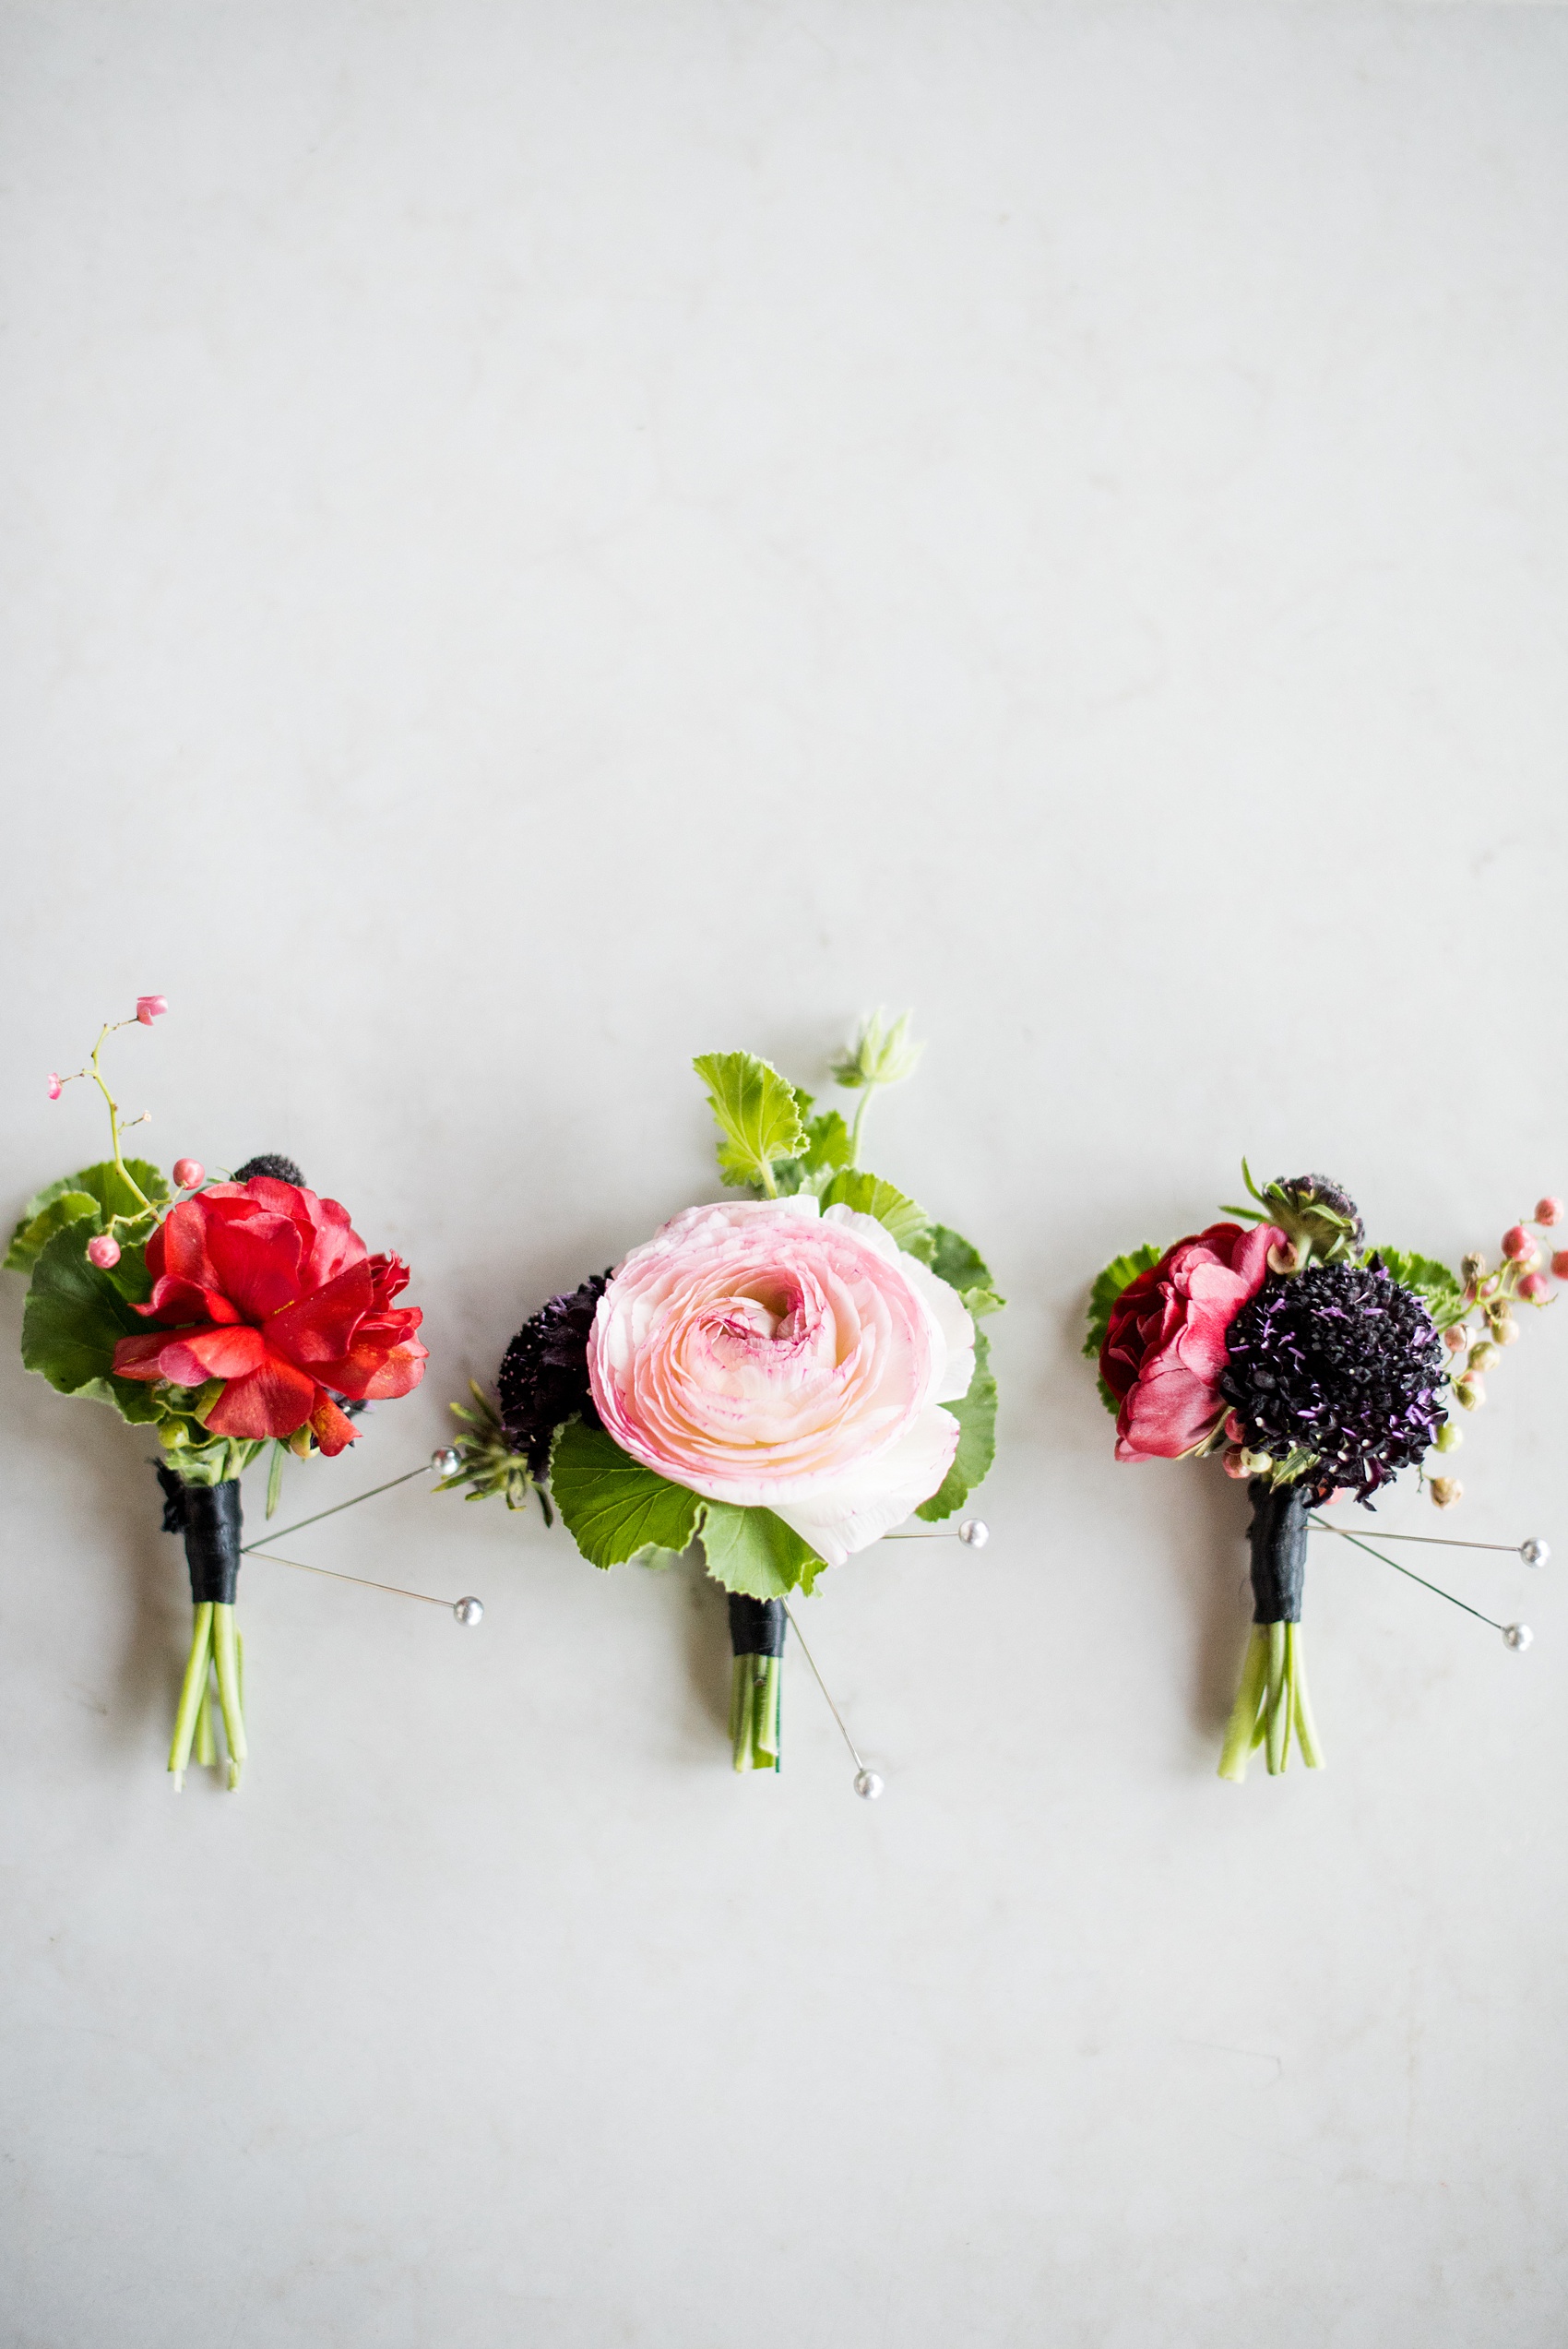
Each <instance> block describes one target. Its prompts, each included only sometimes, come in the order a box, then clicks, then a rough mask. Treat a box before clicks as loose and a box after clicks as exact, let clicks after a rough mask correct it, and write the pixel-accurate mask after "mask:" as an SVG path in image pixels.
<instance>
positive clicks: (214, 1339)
mask: <svg viewBox="0 0 1568 2349" xmlns="http://www.w3.org/2000/svg"><path fill="white" fill-rule="evenodd" d="M176 1357H177V1358H178V1359H177V1361H176ZM266 1360H267V1344H266V1341H265V1340H264V1339H263V1337H262V1334H261V1331H260V1330H253V1329H251V1328H250V1327H249V1326H248V1324H246V1323H244V1322H241V1323H240V1324H238V1326H235V1325H234V1324H232V1323H231V1324H230V1325H229V1326H228V1327H227V1328H218V1329H208V1330H179V1331H178V1332H177V1333H176V1334H175V1335H174V1336H173V1337H172V1338H170V1339H169V1340H167V1341H166V1342H165V1344H164V1348H163V1375H164V1377H166V1378H172V1379H173V1380H174V1382H175V1384H176V1385H177V1386H181V1387H201V1386H205V1384H206V1383H207V1381H208V1379H209V1378H243V1377H245V1375H246V1373H247V1372H249V1371H252V1370H259V1369H260V1368H261V1365H262V1364H263V1363H264V1362H265V1361H266Z"/></svg>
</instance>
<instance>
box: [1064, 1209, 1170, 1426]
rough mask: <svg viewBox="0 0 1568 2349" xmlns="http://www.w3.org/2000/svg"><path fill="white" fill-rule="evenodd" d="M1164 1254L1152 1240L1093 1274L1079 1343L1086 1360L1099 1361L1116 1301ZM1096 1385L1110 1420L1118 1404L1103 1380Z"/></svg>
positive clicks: (1115, 1412)
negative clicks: (1085, 1331)
mask: <svg viewBox="0 0 1568 2349" xmlns="http://www.w3.org/2000/svg"><path fill="white" fill-rule="evenodd" d="M1164 1254H1165V1250H1164V1249H1163V1248H1157V1247H1156V1246H1155V1245H1154V1243H1153V1241H1152V1240H1146V1241H1145V1243H1144V1245H1143V1246H1142V1247H1141V1248H1134V1249H1133V1250H1132V1251H1131V1252H1130V1253H1129V1254H1128V1255H1126V1256H1115V1257H1112V1258H1111V1262H1110V1263H1109V1264H1108V1265H1107V1266H1106V1268H1105V1270H1104V1271H1103V1272H1101V1273H1099V1274H1097V1276H1096V1279H1095V1284H1094V1287H1093V1289H1092V1290H1091V1291H1090V1292H1089V1317H1088V1318H1089V1327H1088V1335H1087V1338H1086V1339H1085V1340H1084V1343H1083V1353H1084V1356H1085V1358H1086V1360H1087V1361H1089V1362H1098V1361H1099V1350H1100V1348H1101V1346H1103V1345H1104V1343H1105V1334H1106V1331H1107V1330H1109V1329H1110V1327H1111V1313H1112V1311H1113V1310H1114V1307H1115V1305H1116V1300H1117V1298H1118V1297H1120V1296H1123V1295H1124V1294H1125V1293H1126V1291H1127V1290H1128V1289H1130V1288H1131V1287H1132V1285H1133V1282H1134V1281H1135V1280H1136V1279H1137V1277H1138V1275H1139V1273H1140V1272H1150V1271H1152V1270H1154V1267H1155V1266H1156V1265H1157V1264H1158V1262H1159V1259H1160V1258H1161V1257H1162V1256H1163V1255H1164ZM1099 1399H1100V1401H1101V1402H1102V1403H1103V1404H1104V1405H1105V1408H1106V1410H1107V1411H1108V1412H1109V1413H1111V1417H1112V1419H1114V1418H1115V1417H1116V1414H1117V1413H1118V1412H1119V1411H1120V1410H1121V1408H1122V1406H1121V1403H1120V1401H1118V1400H1117V1398H1116V1396H1115V1395H1113V1394H1112V1393H1111V1389H1110V1388H1109V1387H1108V1386H1107V1385H1106V1383H1105V1379H1104V1377H1101V1378H1100V1379H1099Z"/></svg>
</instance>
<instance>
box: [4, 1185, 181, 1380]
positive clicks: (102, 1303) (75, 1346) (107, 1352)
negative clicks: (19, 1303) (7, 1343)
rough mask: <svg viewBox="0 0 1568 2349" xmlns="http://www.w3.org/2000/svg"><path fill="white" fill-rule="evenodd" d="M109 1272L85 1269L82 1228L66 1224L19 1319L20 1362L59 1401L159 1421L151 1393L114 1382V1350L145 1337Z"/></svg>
mask: <svg viewBox="0 0 1568 2349" xmlns="http://www.w3.org/2000/svg"><path fill="white" fill-rule="evenodd" d="M146 1327H147V1324H146V1323H145V1322H144V1321H143V1320H142V1319H141V1318H140V1317H139V1316H138V1315H137V1314H135V1313H133V1312H132V1311H131V1308H130V1306H129V1305H127V1303H126V1302H125V1298H124V1297H123V1296H122V1295H121V1294H120V1292H119V1290H118V1289H117V1288H116V1287H115V1285H114V1283H113V1281H111V1280H110V1278H109V1276H108V1274H107V1273H106V1272H101V1271H100V1270H99V1269H98V1267H97V1266H96V1265H95V1264H89V1261H88V1258H87V1250H86V1247H85V1245H84V1243H83V1240H82V1237H81V1231H80V1227H79V1225H78V1224H77V1223H69V1224H67V1225H66V1226H65V1230H64V1231H61V1232H56V1233H55V1234H54V1236H53V1239H51V1240H48V1241H46V1242H45V1243H44V1246H43V1247H42V1250H41V1252H40V1254H39V1258H38V1261H37V1263H36V1264H35V1265H34V1267H33V1273H32V1283H31V1286H30V1288H29V1290H28V1297H27V1304H26V1306H25V1307H24V1309H23V1313H22V1362H23V1364H24V1365H25V1366H26V1368H28V1369H29V1370H36V1371H37V1372H38V1373H39V1374H40V1376H41V1377H44V1378H47V1379H48V1381H49V1383H50V1385H51V1386H52V1387H53V1388H54V1389H56V1390H57V1392H59V1393H60V1394H62V1395H79V1394H89V1395H90V1396H91V1398H92V1400H93V1401H97V1402H112V1403H113V1405H114V1407H115V1409H116V1410H117V1411H118V1412H120V1413H122V1415H123V1416H124V1417H125V1418H126V1419H130V1420H135V1421H137V1422H141V1423H146V1422H147V1421H148V1420H152V1419H158V1418H160V1417H161V1416H162V1411H161V1408H160V1406H159V1405H158V1404H156V1403H155V1402H154V1401H153V1399H152V1393H151V1389H150V1386H149V1384H148V1382H145V1381H143V1380H140V1379H131V1378H116V1377H114V1376H113V1367H112V1365H113V1359H114V1348H115V1346H116V1345H117V1344H118V1343H119V1341H120V1340H121V1339H122V1338H128V1337H131V1336H134V1335H135V1334H136V1333H137V1331H141V1330H145V1329H146Z"/></svg>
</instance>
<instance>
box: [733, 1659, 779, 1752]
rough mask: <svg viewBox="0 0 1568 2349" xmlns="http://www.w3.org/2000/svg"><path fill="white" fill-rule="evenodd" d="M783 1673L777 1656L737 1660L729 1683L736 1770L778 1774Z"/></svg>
mask: <svg viewBox="0 0 1568 2349" xmlns="http://www.w3.org/2000/svg"><path fill="white" fill-rule="evenodd" d="M783 1687H784V1682H783V1672H782V1667H781V1662H780V1659H779V1658H778V1656H737V1657H736V1658H735V1661H734V1665H733V1667H732V1670H731V1679H730V1745H731V1752H732V1753H733V1755H734V1760H735V1768H736V1769H737V1770H778V1767H779V1745H780V1738H779V1729H780V1724H781V1714H782V1697H783Z"/></svg>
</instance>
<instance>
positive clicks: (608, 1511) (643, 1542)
mask: <svg viewBox="0 0 1568 2349" xmlns="http://www.w3.org/2000/svg"><path fill="white" fill-rule="evenodd" d="M550 1495H551V1498H552V1500H553V1502H554V1503H555V1506H556V1508H558V1509H559V1510H560V1512H561V1516H562V1520H563V1522H564V1525H565V1528H566V1531H567V1532H568V1533H570V1535H571V1537H572V1539H573V1541H574V1542H576V1545H577V1547H578V1549H579V1550H581V1552H582V1554H583V1556H584V1557H586V1558H587V1559H588V1564H589V1565H590V1566H624V1565H626V1564H627V1563H628V1562H629V1561H630V1560H631V1559H632V1558H634V1557H636V1555H637V1552H638V1551H639V1550H646V1549H659V1550H677V1551H679V1550H683V1549H685V1547H686V1546H687V1544H689V1543H690V1541H691V1539H692V1537H693V1535H694V1534H695V1532H696V1530H697V1524H698V1520H699V1519H700V1517H701V1513H702V1509H703V1507H704V1504H703V1502H702V1500H701V1499H700V1498H699V1497H698V1496H697V1495H696V1494H695V1493H689V1492H687V1490H686V1488H685V1486H684V1485H671V1483H670V1482H669V1481H668V1479H667V1478H665V1477H662V1476H657V1475H655V1473H654V1472H653V1470H652V1469H651V1468H644V1467H643V1465H642V1463H641V1462H640V1461H635V1460H633V1459H632V1458H631V1457H630V1455H629V1454H627V1453H626V1452H624V1451H623V1450H622V1449H621V1447H620V1445H619V1444H617V1443H615V1442H613V1441H612V1438H611V1437H609V1436H607V1435H606V1434H605V1432H604V1430H603V1428H602V1427H585V1426H584V1425H583V1423H582V1421H581V1420H580V1419H569V1420H568V1421H567V1422H566V1424H565V1425H564V1427H563V1428H562V1429H561V1430H560V1432H559V1433H558V1434H557V1436H556V1438H555V1445H554V1449H553V1450H552V1453H551V1455H550Z"/></svg>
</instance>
